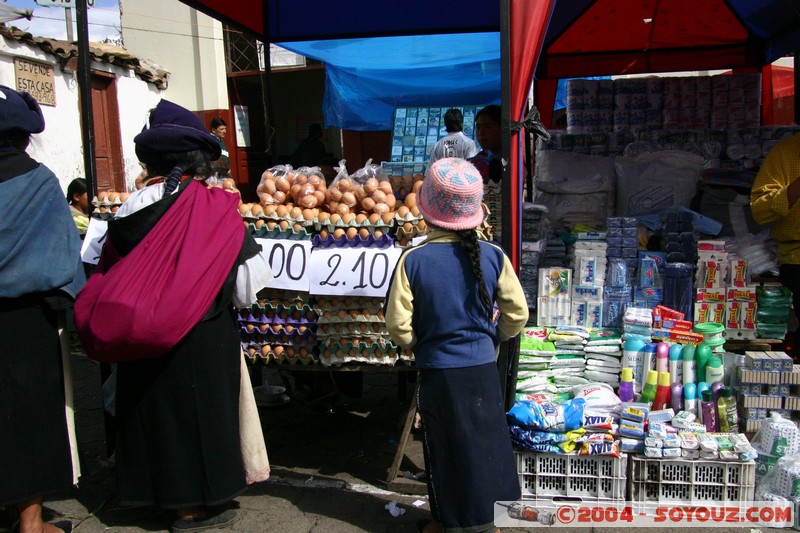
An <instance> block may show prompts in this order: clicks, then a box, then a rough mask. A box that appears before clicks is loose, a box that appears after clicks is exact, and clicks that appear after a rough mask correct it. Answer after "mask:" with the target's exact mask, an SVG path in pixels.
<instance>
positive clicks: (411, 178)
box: [381, 161, 425, 200]
mask: <svg viewBox="0 0 800 533" xmlns="http://www.w3.org/2000/svg"><path fill="white" fill-rule="evenodd" d="M381 165H382V166H383V169H384V171H386V174H387V176H388V177H389V182H390V183H391V184H392V191H393V192H394V195H395V197H397V199H398V200H402V199H404V198H405V197H406V195H407V194H408V193H410V192H412V191H413V192H416V191H415V190H414V185H416V183H417V182H421V181H422V180H424V179H425V166H424V165H423V164H420V163H416V164H412V165H408V164H407V163H401V164H398V163H389V162H387V161H384V162H383V163H381ZM417 189H419V186H417Z"/></svg>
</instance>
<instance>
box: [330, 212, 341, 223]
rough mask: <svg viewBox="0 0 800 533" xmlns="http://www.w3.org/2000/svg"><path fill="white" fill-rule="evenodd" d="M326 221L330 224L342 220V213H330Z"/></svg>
mask: <svg viewBox="0 0 800 533" xmlns="http://www.w3.org/2000/svg"><path fill="white" fill-rule="evenodd" d="M328 221H329V222H330V223H331V224H337V223H339V222H341V221H342V215H340V214H339V213H332V214H331V216H330V218H329V219H328Z"/></svg>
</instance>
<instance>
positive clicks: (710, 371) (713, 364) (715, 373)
mask: <svg viewBox="0 0 800 533" xmlns="http://www.w3.org/2000/svg"><path fill="white" fill-rule="evenodd" d="M705 381H706V383H716V382H717V381H720V382H724V381H725V369H724V368H723V366H722V358H721V357H720V356H719V355H717V354H713V355H712V356H711V358H710V359H709V360H708V364H707V365H706V379H705Z"/></svg>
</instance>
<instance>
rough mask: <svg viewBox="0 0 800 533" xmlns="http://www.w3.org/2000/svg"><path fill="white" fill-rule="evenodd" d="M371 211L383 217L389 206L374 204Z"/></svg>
mask: <svg viewBox="0 0 800 533" xmlns="http://www.w3.org/2000/svg"><path fill="white" fill-rule="evenodd" d="M373 210H374V211H375V212H376V213H379V214H381V215H385V214H386V213H388V212H389V211H390V209H389V206H388V205H386V204H375V207H374V208H373Z"/></svg>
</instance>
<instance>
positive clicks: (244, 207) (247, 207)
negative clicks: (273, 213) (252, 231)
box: [239, 204, 250, 216]
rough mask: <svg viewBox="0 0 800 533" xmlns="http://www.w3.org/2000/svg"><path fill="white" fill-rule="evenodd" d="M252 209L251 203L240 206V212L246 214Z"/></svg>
mask: <svg viewBox="0 0 800 533" xmlns="http://www.w3.org/2000/svg"><path fill="white" fill-rule="evenodd" d="M248 211H250V204H242V205H240V206H239V214H240V215H242V216H244V215H246V214H247V212H248Z"/></svg>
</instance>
